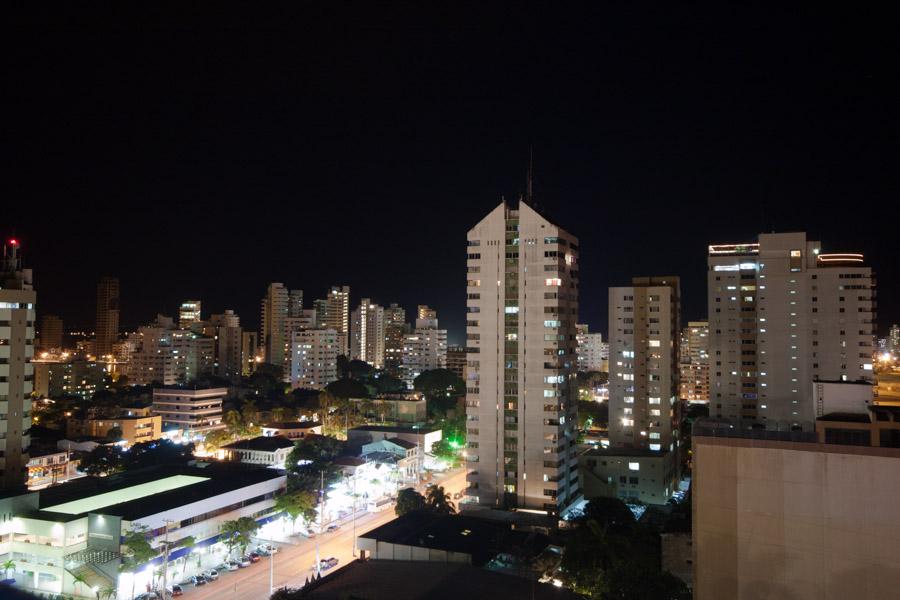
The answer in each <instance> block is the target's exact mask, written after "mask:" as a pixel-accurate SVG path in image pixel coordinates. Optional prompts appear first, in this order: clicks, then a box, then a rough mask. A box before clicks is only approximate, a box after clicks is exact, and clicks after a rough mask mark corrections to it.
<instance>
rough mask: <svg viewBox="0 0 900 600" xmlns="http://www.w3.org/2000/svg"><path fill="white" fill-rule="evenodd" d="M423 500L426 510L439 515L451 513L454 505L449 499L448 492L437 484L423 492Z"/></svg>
mask: <svg viewBox="0 0 900 600" xmlns="http://www.w3.org/2000/svg"><path fill="white" fill-rule="evenodd" d="M425 501H426V504H427V508H428V510H430V511H431V512H433V513H436V514H439V515H452V514H453V513H455V512H456V507H455V506H454V505H453V502H452V501H451V499H450V494H448V493H447V492H445V491H444V488H443V487H442V486H439V485H433V486H431V487H430V488H428V491H427V492H426V493H425Z"/></svg>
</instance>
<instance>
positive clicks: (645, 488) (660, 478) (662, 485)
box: [578, 448, 678, 504]
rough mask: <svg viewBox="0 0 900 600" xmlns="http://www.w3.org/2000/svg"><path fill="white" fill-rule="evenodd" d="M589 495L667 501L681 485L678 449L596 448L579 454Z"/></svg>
mask: <svg viewBox="0 0 900 600" xmlns="http://www.w3.org/2000/svg"><path fill="white" fill-rule="evenodd" d="M578 467H579V471H580V472H581V483H582V486H583V487H584V496H585V498H594V497H597V496H606V497H611V498H619V499H620V500H622V501H624V502H628V501H631V500H640V501H641V502H643V503H644V504H665V503H666V502H667V501H668V500H669V498H671V497H672V494H673V493H674V492H675V491H676V490H677V489H678V476H677V469H676V465H675V453H674V452H651V451H649V450H645V449H643V448H614V449H613V448H594V449H591V450H588V451H587V452H585V453H584V454H582V455H580V456H579V457H578Z"/></svg>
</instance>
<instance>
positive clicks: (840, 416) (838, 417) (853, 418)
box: [816, 412, 871, 423]
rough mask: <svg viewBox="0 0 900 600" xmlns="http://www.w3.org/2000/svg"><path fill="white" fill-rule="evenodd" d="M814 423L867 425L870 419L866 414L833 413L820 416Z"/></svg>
mask: <svg viewBox="0 0 900 600" xmlns="http://www.w3.org/2000/svg"><path fill="white" fill-rule="evenodd" d="M816 421H836V422H839V423H869V422H870V421H871V419H870V418H869V415H868V413H842V412H834V413H828V414H827V415H822V416H821V417H819V418H818V419H816Z"/></svg>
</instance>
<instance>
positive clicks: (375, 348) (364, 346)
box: [350, 298, 384, 369]
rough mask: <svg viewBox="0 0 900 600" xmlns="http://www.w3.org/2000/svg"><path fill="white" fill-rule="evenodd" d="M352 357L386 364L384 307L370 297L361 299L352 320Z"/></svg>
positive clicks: (373, 363) (379, 364) (381, 365)
mask: <svg viewBox="0 0 900 600" xmlns="http://www.w3.org/2000/svg"><path fill="white" fill-rule="evenodd" d="M350 358H351V359H356V360H362V361H365V362H367V363H369V364H370V365H372V366H374V367H375V368H377V369H380V368H382V367H383V366H384V308H383V307H381V306H379V305H377V304H375V303H374V302H372V301H371V300H370V299H369V298H363V299H362V300H360V303H359V306H358V307H357V308H356V310H354V311H353V315H352V318H351V320H350Z"/></svg>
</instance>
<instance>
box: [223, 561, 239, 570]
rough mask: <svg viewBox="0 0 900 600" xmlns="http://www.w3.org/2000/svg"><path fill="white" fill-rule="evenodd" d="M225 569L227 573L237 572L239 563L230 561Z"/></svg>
mask: <svg viewBox="0 0 900 600" xmlns="http://www.w3.org/2000/svg"><path fill="white" fill-rule="evenodd" d="M225 568H226V569H228V570H229V571H237V570H238V569H240V568H241V563H239V562H236V561H233V560H232V561H230V562H229V563H228V564H227V565H226V566H225Z"/></svg>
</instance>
